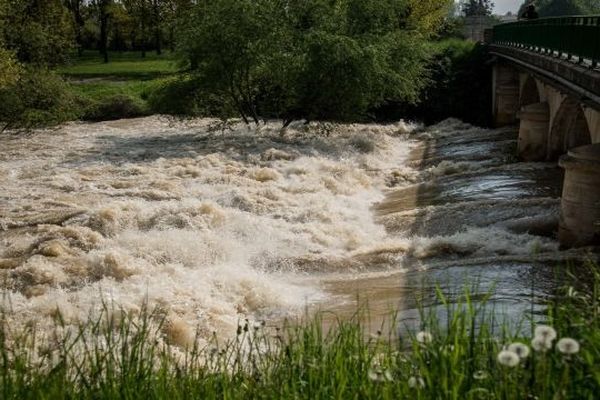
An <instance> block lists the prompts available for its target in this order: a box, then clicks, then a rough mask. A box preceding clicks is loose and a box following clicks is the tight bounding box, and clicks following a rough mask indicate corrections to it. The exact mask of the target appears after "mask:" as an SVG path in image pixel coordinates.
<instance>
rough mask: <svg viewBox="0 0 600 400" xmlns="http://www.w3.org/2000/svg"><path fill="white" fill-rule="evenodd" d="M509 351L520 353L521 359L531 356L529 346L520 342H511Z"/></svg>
mask: <svg viewBox="0 0 600 400" xmlns="http://www.w3.org/2000/svg"><path fill="white" fill-rule="evenodd" d="M508 351H512V352H513V353H515V354H516V355H518V356H519V358H520V359H521V360H523V359H525V358H527V357H528V356H529V346H527V345H526V344H523V343H520V342H515V343H511V344H510V345H509V346H508Z"/></svg>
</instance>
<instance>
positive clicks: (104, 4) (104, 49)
mask: <svg viewBox="0 0 600 400" xmlns="http://www.w3.org/2000/svg"><path fill="white" fill-rule="evenodd" d="M109 1H110V0H101V1H100V52H101V53H102V55H103V56H104V62H105V63H108V17H109V15H108V2H109Z"/></svg>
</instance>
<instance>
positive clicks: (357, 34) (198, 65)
mask: <svg viewBox="0 0 600 400" xmlns="http://www.w3.org/2000/svg"><path fill="white" fill-rule="evenodd" d="M284 3H285V4H284ZM411 15H412V14H411V10H410V8H409V7H408V2H407V1H396V0H368V1H364V0H360V1H359V0H347V1H333V2H332V1H326V0H302V1H297V2H292V3H289V4H288V3H287V2H281V1H276V0H259V1H250V0H216V1H211V2H201V3H199V4H197V5H196V6H195V7H194V8H193V10H192V12H191V13H190V16H189V18H188V19H187V20H186V21H185V24H183V26H182V30H181V33H180V36H181V37H182V38H184V40H183V42H182V43H181V46H180V53H181V54H182V56H183V57H184V59H185V60H186V61H187V63H188V67H189V68H190V70H191V71H192V72H193V73H194V75H195V76H196V77H197V79H198V80H199V81H200V82H201V83H202V85H201V86H202V90H203V92H204V93H205V94H206V95H209V96H212V97H215V98H219V99H221V102H222V104H223V106H222V110H223V113H224V114H225V113H227V112H228V111H229V110H236V111H237V113H239V115H241V116H242V118H244V119H245V120H248V118H252V119H254V120H255V121H258V119H259V118H260V117H278V118H283V119H287V120H289V119H293V118H307V119H344V120H348V119H364V118H365V117H366V116H367V113H368V111H369V110H370V109H372V108H374V107H378V106H379V105H381V104H383V103H385V102H386V101H388V100H392V99H393V100H402V101H416V100H417V98H418V95H419V91H420V89H421V88H422V87H423V85H424V83H425V82H426V73H425V72H426V71H425V68H424V61H425V60H426V59H427V56H428V53H427V51H426V47H425V46H424V43H425V38H426V37H427V36H426V35H425V34H424V33H422V32H421V31H419V30H415V29H409V28H408V27H407V25H408V24H409V22H410V21H411V20H410V18H409V17H410V16H411ZM407 16H408V17H407ZM420 29H421V30H425V28H424V27H423V26H422V27H421V28H420Z"/></svg>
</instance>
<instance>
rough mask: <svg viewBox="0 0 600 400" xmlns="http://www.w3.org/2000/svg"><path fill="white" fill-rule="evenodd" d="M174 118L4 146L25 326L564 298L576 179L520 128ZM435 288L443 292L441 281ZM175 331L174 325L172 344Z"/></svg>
mask: <svg viewBox="0 0 600 400" xmlns="http://www.w3.org/2000/svg"><path fill="white" fill-rule="evenodd" d="M280 127H281V124H280V123H270V124H267V125H265V126H260V127H259V128H255V127H247V126H245V125H242V124H230V125H223V124H220V123H218V121H215V120H208V119H204V120H193V121H173V120H169V119H165V118H160V117H149V118H142V119H134V120H121V121H114V122H104V123H97V124H82V123H73V124H68V125H66V126H63V127H61V128H58V129H54V130H43V131H36V132H33V133H30V134H25V135H3V136H1V137H0V275H1V276H0V285H2V288H3V292H4V296H3V300H2V302H3V308H4V310H5V312H7V315H8V318H10V321H11V324H13V326H20V325H24V324H28V323H30V322H31V321H35V322H36V323H37V324H40V325H42V326H43V325H44V324H50V323H51V322H50V321H51V319H52V317H53V316H55V315H56V313H57V310H59V311H60V314H61V315H62V317H63V318H64V320H65V321H66V323H67V324H76V323H77V322H78V321H81V320H85V319H86V318H87V316H88V315H90V313H92V314H93V313H95V312H98V310H100V309H101V308H102V304H103V303H104V304H106V303H110V304H114V305H116V306H118V307H120V308H121V307H122V308H123V309H125V310H128V311H132V312H135V311H136V310H139V309H140V307H141V305H142V304H143V303H145V302H146V303H148V304H149V305H150V306H151V307H160V308H161V309H162V310H164V313H165V315H166V316H167V320H168V321H169V324H168V326H170V327H171V329H172V332H171V335H170V337H171V340H172V341H174V342H175V344H179V345H186V344H189V343H188V342H189V340H191V338H192V337H193V333H192V332H193V331H194V330H195V329H199V331H200V335H201V337H202V336H204V337H208V336H209V335H211V333H212V332H219V333H223V334H227V333H230V332H234V331H235V328H236V326H237V324H238V322H239V321H240V320H241V319H244V318H251V319H267V320H277V319H280V318H282V317H283V316H288V315H299V314H301V313H302V312H303V310H304V309H305V307H306V306H309V307H316V308H323V309H330V310H333V311H335V312H336V313H338V314H342V315H343V314H345V313H351V312H353V311H354V310H355V309H356V299H357V296H359V298H360V299H362V300H366V301H368V302H369V305H370V307H371V309H372V312H374V313H376V314H377V313H380V314H383V313H384V312H387V311H388V310H389V309H390V308H395V309H399V310H401V311H402V313H401V315H402V316H403V317H404V318H408V319H410V318H411V316H412V317H414V315H415V303H414V301H413V300H411V299H412V298H414V294H415V293H419V294H420V297H421V298H422V299H425V300H426V301H427V299H429V301H430V302H432V301H433V293H434V291H433V288H432V285H433V283H434V282H439V283H440V285H441V286H442V287H443V289H444V290H446V291H449V292H451V291H456V290H459V289H460V287H462V285H463V284H464V283H465V282H468V281H472V280H473V279H476V280H478V281H479V282H480V287H481V290H483V291H485V290H488V289H489V288H490V287H491V286H492V285H493V284H495V286H496V289H495V296H494V301H495V302H496V303H497V304H499V305H501V306H506V308H507V309H508V310H509V312H510V313H514V314H516V315H518V314H519V313H521V312H523V311H524V310H527V308H528V307H530V301H531V299H532V297H531V293H532V291H534V292H535V293H536V297H543V296H544V295H545V294H547V293H549V292H550V291H551V290H552V288H553V285H554V283H553V278H552V265H555V264H556V263H557V262H559V261H560V260H563V259H565V258H569V257H579V256H582V255H583V253H581V254H580V253H578V252H576V251H569V252H564V251H562V252H561V251H559V246H558V243H557V242H556V241H555V239H553V231H555V230H556V226H557V221H558V214H559V211H558V208H559V196H560V187H561V179H562V177H561V170H560V169H559V168H558V166H557V165H556V163H518V162H516V161H515V160H514V159H513V157H512V154H513V153H514V148H515V139H516V132H515V131H514V129H513V128H509V129H499V130H486V129H482V128H477V127H473V126H470V125H468V124H465V123H462V122H460V121H457V120H448V121H444V122H442V123H440V124H438V125H435V126H431V127H428V128H422V127H420V126H418V125H415V124H408V123H404V122H399V123H396V124H389V125H369V124H365V125H359V124H353V125H335V124H308V125H304V124H297V125H294V126H292V127H290V128H288V129H287V130H285V131H283V132H282V131H281V130H280ZM424 278H426V281H424ZM167 334H168V332H167Z"/></svg>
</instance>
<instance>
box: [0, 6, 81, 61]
mask: <svg viewBox="0 0 600 400" xmlns="http://www.w3.org/2000/svg"><path fill="white" fill-rule="evenodd" d="M4 7H5V11H4V15H3V16H2V20H0V36H2V38H3V40H4V43H5V46H6V48H7V49H9V50H11V51H13V52H14V54H15V56H16V57H17V59H18V60H19V61H20V62H23V63H29V64H35V65H50V66H53V65H57V64H60V63H63V62H65V61H66V59H67V58H68V55H69V52H70V50H71V49H72V48H73V40H72V38H73V29H72V28H73V27H72V24H71V21H70V17H69V14H68V11H67V9H66V8H65V7H64V5H63V4H62V2H61V0H5V4H4Z"/></svg>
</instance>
